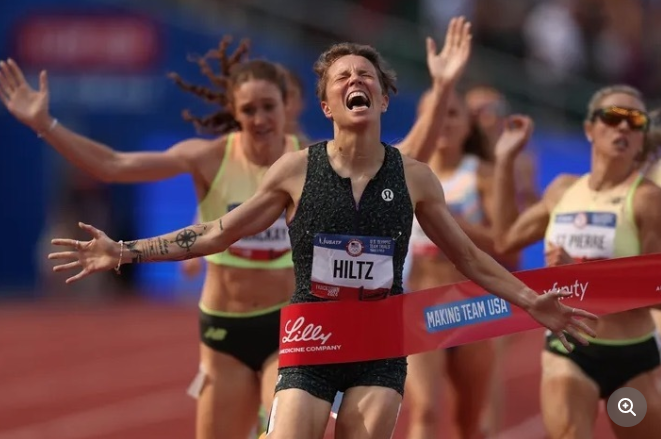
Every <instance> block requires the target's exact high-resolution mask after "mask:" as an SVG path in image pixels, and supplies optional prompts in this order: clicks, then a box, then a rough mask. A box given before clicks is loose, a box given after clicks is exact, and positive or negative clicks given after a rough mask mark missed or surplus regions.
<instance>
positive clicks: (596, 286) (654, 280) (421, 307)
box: [279, 255, 661, 367]
mask: <svg viewBox="0 0 661 439" xmlns="http://www.w3.org/2000/svg"><path fill="white" fill-rule="evenodd" d="M660 266H661V255H645V256H635V257H628V258H618V259H609V260H605V261H596V262H587V263H582V264H573V265H564V266H561V267H552V268H541V269H537V270H529V271H521V272H518V273H515V274H514V275H515V276H516V277H517V278H519V279H520V280H521V281H523V282H524V283H525V284H526V285H528V286H529V287H530V288H532V289H533V290H535V291H537V292H538V293H540V294H543V293H546V292H549V291H552V290H553V289H554V288H558V289H568V290H569V291H572V292H573V295H572V296H571V297H569V298H566V299H564V301H565V302H564V303H565V304H566V305H568V306H574V307H576V308H581V309H584V310H586V311H589V312H592V313H594V314H597V315H605V314H614V313H618V312H622V311H627V310H631V309H636V308H642V307H648V306H652V305H655V304H658V303H661V274H659V273H658V269H659V267H660ZM539 327H540V325H539V324H538V323H537V322H536V321H535V320H534V319H532V317H530V316H529V315H528V314H527V313H526V312H525V311H523V310H522V309H520V308H518V307H515V306H513V305H511V304H510V303H508V302H506V301H504V300H503V299H500V298H498V297H497V296H494V295H492V294H489V293H488V292H486V291H485V290H484V289H483V288H481V287H479V286H478V285H476V284H475V283H473V282H461V283H458V284H453V285H446V286H442V287H437V288H432V289H428V290H423V291H418V292H415V293H409V294H403V295H399V296H391V297H389V298H387V299H384V300H378V301H359V300H342V301H332V302H318V303H302V304H293V305H289V306H287V307H285V308H283V310H282V313H281V327H280V357H279V363H280V366H281V367H285V366H298V365H312V364H334V363H349V362H355V361H367V360H376V359H382V358H393V357H402V356H407V355H412V354H417V353H420V352H427V351H432V350H436V349H441V348H449V347H452V346H457V345H461V344H466V343H471V342H475V341H479V340H484V339H488V338H493V337H499V336H502V335H508V334H514V333H517V332H523V331H527V330H530V329H535V328H539Z"/></svg>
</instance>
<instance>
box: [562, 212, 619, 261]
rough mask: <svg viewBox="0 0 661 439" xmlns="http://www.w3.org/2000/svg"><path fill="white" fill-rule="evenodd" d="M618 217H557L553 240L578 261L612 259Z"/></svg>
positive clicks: (578, 214)
mask: <svg viewBox="0 0 661 439" xmlns="http://www.w3.org/2000/svg"><path fill="white" fill-rule="evenodd" d="M616 226H617V215H616V214H614V213H612V212H572V213H562V214H558V215H556V216H555V219H554V226H553V232H552V233H551V236H550V241H551V242H552V243H554V244H555V245H558V246H562V247H563V248H564V249H565V251H566V252H567V253H568V254H569V255H570V256H571V257H572V258H574V259H575V260H576V261H596V260H600V259H609V258H611V257H612V256H613V254H614V247H615V229H616Z"/></svg>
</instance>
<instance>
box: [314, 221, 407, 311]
mask: <svg viewBox="0 0 661 439" xmlns="http://www.w3.org/2000/svg"><path fill="white" fill-rule="evenodd" d="M394 249H395V241H394V240H393V239H392V238H382V237H374V236H351V235H330V234H317V235H315V237H314V250H313V254H312V279H311V281H312V282H311V293H312V295H314V296H316V297H320V298H323V299H329V300H344V299H354V300H370V299H373V300H374V299H382V298H384V297H386V296H387V295H388V293H389V292H390V289H391V287H392V283H393V278H394V273H393V260H392V257H393V253H394Z"/></svg>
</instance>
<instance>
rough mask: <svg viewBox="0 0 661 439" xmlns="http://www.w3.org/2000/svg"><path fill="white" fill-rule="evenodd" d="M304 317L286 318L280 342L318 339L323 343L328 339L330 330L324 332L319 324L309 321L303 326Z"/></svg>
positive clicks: (330, 333)
mask: <svg viewBox="0 0 661 439" xmlns="http://www.w3.org/2000/svg"><path fill="white" fill-rule="evenodd" d="M303 325H305V317H299V318H297V319H296V320H294V321H292V320H287V323H285V334H286V335H285V336H284V337H282V343H283V344H284V343H295V342H298V341H320V342H321V344H322V345H325V344H326V342H327V341H328V339H330V337H331V335H333V333H332V332H329V333H328V334H324V332H323V331H324V329H323V328H322V327H321V325H315V324H314V323H309V324H308V325H307V326H305V328H304V327H303Z"/></svg>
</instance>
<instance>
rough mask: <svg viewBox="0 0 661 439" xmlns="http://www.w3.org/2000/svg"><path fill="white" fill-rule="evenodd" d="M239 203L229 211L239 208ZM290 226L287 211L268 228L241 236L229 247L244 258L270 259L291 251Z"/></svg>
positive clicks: (234, 254)
mask: <svg viewBox="0 0 661 439" xmlns="http://www.w3.org/2000/svg"><path fill="white" fill-rule="evenodd" d="M238 206H239V204H232V205H230V206H229V208H228V212H229V211H231V210H233V209H235V208H237V207H238ZM288 232H289V228H288V227H287V219H286V216H285V212H282V215H280V218H278V219H277V220H276V221H275V222H274V223H273V224H272V225H271V226H270V227H269V228H268V229H266V230H264V231H263V232H261V233H258V234H256V235H252V236H246V237H244V238H241V239H240V240H238V241H237V242H235V243H234V244H232V245H231V246H230V248H229V249H228V251H229V253H230V254H231V255H233V256H237V257H240V258H244V259H251V260H255V261H270V260H273V259H278V258H279V257H281V256H283V255H285V254H287V253H289V252H290V251H291V243H290V240H289V233H288Z"/></svg>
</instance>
